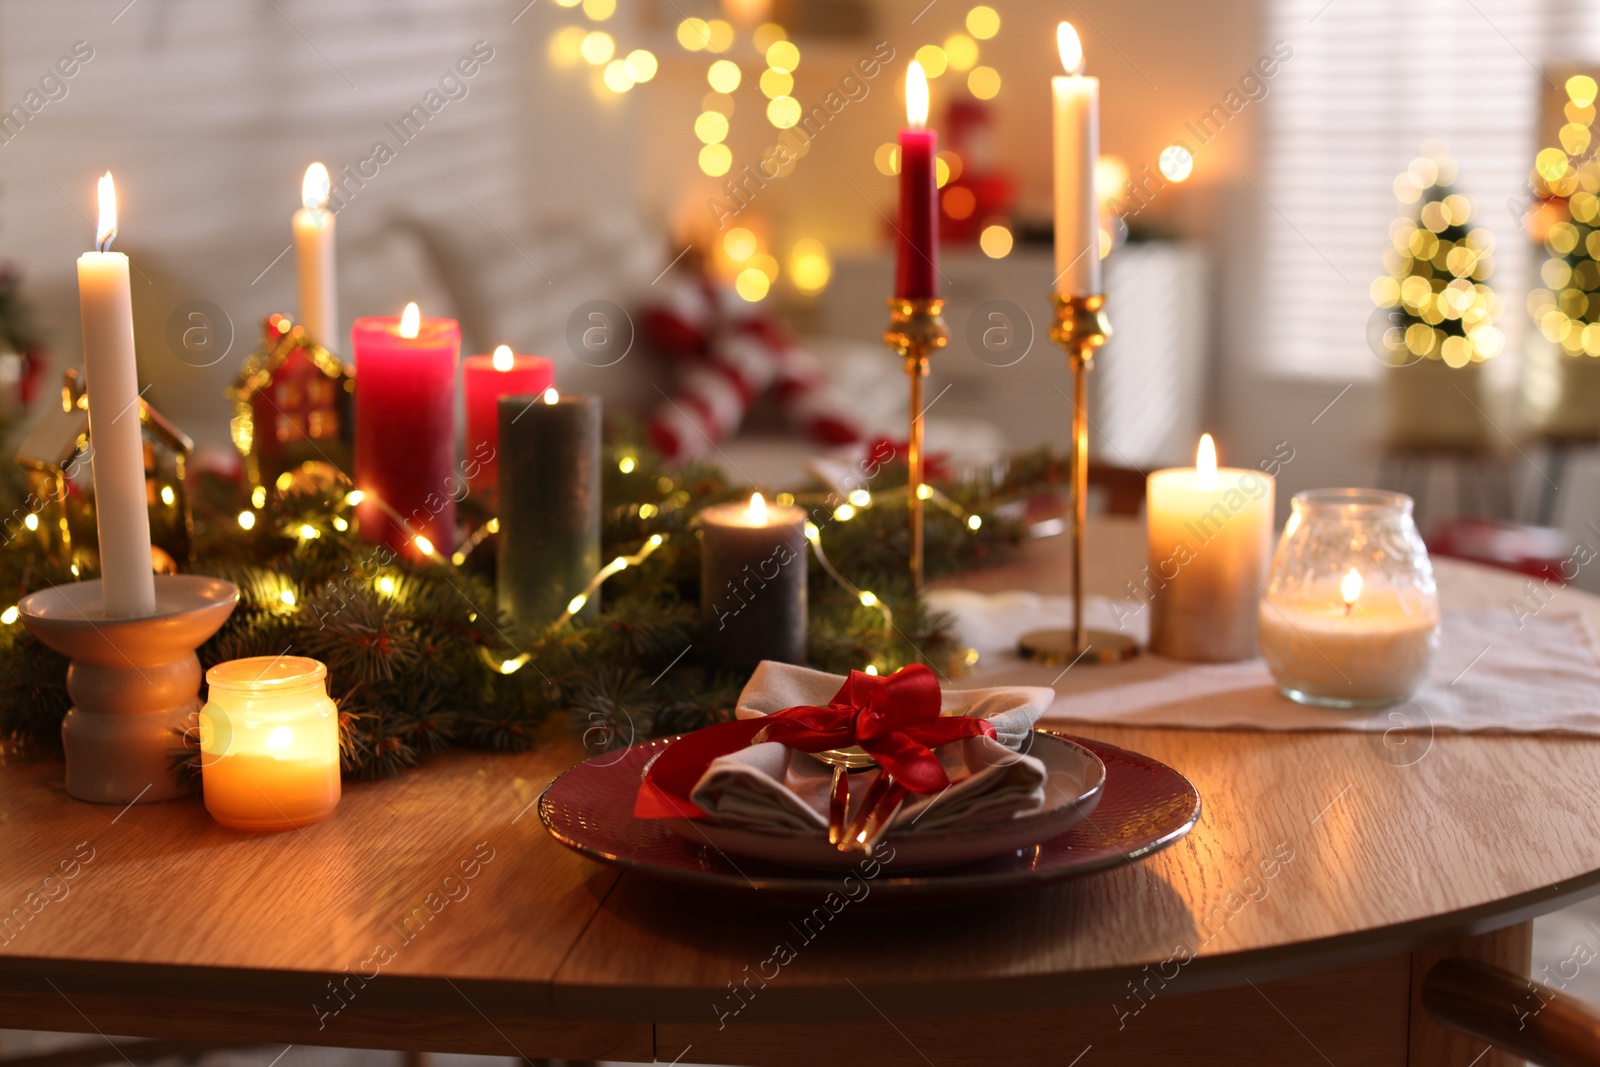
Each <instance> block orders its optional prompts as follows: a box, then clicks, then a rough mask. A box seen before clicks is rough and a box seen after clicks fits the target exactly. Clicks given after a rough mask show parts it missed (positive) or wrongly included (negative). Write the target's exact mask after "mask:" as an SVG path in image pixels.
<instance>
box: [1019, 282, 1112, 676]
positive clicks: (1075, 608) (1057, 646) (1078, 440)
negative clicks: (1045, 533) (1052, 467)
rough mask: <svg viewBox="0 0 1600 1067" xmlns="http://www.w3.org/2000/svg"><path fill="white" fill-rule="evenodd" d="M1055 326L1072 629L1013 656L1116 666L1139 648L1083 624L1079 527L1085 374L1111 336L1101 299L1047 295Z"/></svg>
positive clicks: (1029, 640)
mask: <svg viewBox="0 0 1600 1067" xmlns="http://www.w3.org/2000/svg"><path fill="white" fill-rule="evenodd" d="M1050 302H1051V303H1052V304H1054V305H1055V309H1056V321H1055V324H1054V325H1053V326H1051V327H1050V340H1052V341H1054V342H1055V343H1056V344H1057V345H1059V346H1060V347H1061V348H1062V349H1064V350H1065V351H1066V353H1067V366H1068V367H1069V368H1070V369H1071V370H1072V629H1070V630H1033V631H1031V632H1029V633H1025V634H1023V635H1022V637H1021V638H1019V639H1018V641H1017V645H1018V651H1019V652H1020V653H1021V654H1022V655H1023V656H1024V657H1026V658H1028V659H1035V660H1039V661H1041V662H1044V663H1050V664H1062V665H1070V664H1073V663H1078V662H1083V663H1120V662H1121V661H1123V660H1125V659H1128V658H1130V657H1132V656H1135V655H1137V654H1138V652H1139V646H1138V645H1137V644H1135V643H1134V641H1133V639H1132V638H1130V637H1128V636H1127V635H1125V634H1119V633H1112V632H1111V631H1109V630H1090V629H1088V628H1087V627H1086V626H1084V624H1083V578H1084V565H1083V525H1084V519H1085V517H1086V516H1087V514H1088V503H1089V371H1090V369H1091V368H1092V367H1093V366H1094V354H1095V350H1096V349H1098V348H1099V347H1100V346H1101V345H1103V344H1105V343H1106V340H1107V339H1108V338H1110V336H1111V324H1110V322H1108V321H1107V320H1106V313H1105V311H1104V308H1105V303H1106V298H1105V297H1104V296H1102V295H1099V294H1096V295H1094V296H1062V295H1061V294H1059V293H1052V294H1051V295H1050Z"/></svg>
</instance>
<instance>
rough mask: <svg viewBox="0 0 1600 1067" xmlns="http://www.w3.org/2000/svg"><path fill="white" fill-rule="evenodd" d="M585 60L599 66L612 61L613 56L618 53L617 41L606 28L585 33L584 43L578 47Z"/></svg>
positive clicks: (591, 64)
mask: <svg viewBox="0 0 1600 1067" xmlns="http://www.w3.org/2000/svg"><path fill="white" fill-rule="evenodd" d="M578 51H579V53H580V54H582V56H583V58H584V62H586V63H588V64H589V65H590V66H594V67H598V66H602V65H603V64H606V63H609V62H611V57H612V56H614V55H616V53H617V42H615V41H613V40H612V39H611V35H610V34H609V33H606V32H605V31H604V30H595V31H594V32H593V33H589V34H585V35H584V38H583V44H582V45H580V46H579V47H578Z"/></svg>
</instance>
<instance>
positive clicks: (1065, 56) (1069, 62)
mask: <svg viewBox="0 0 1600 1067" xmlns="http://www.w3.org/2000/svg"><path fill="white" fill-rule="evenodd" d="M1056 50H1057V51H1058V52H1060V53H1061V67H1062V69H1063V70H1065V71H1066V72H1067V73H1068V74H1082V73H1083V42H1082V41H1081V40H1079V39H1078V31H1077V30H1075V29H1073V27H1072V23H1070V22H1063V23H1061V25H1059V26H1057V27H1056Z"/></svg>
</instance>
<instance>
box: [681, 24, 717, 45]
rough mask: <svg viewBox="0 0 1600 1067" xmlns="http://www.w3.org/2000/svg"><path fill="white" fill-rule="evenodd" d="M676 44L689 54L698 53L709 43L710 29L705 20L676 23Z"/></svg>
mask: <svg viewBox="0 0 1600 1067" xmlns="http://www.w3.org/2000/svg"><path fill="white" fill-rule="evenodd" d="M678 43H679V44H680V45H682V46H683V47H684V48H687V49H688V50H689V51H691V52H698V51H700V50H701V49H703V48H705V47H706V46H707V45H709V44H710V43H711V27H710V26H707V25H706V20H705V19H684V20H683V21H682V22H680V23H678Z"/></svg>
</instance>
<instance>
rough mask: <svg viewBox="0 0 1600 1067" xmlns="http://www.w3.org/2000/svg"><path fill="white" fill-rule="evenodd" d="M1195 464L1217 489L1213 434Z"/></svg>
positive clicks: (1205, 484)
mask: <svg viewBox="0 0 1600 1067" xmlns="http://www.w3.org/2000/svg"><path fill="white" fill-rule="evenodd" d="M1062 25H1063V26H1064V25H1066V23H1062ZM1194 466H1195V470H1197V471H1199V472H1200V485H1201V487H1202V488H1205V489H1215V488H1216V487H1217V443H1216V442H1215V441H1213V440H1212V439H1211V435H1210V434H1208V433H1203V434H1201V435H1200V447H1199V448H1197V449H1195V453H1194Z"/></svg>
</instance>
